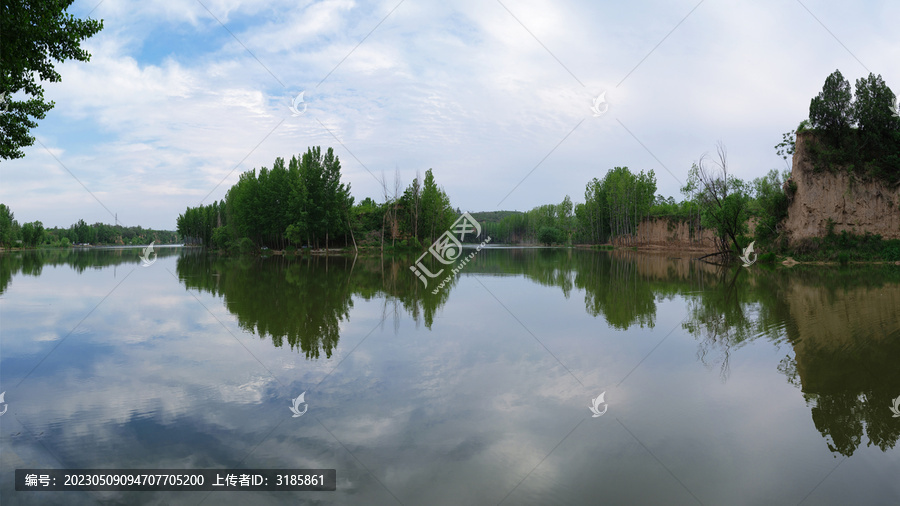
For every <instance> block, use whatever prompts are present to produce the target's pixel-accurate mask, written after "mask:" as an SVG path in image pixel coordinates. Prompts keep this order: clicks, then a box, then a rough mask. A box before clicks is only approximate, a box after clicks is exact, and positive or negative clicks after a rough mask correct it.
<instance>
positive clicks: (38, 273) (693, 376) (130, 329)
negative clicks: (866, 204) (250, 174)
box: [0, 248, 900, 505]
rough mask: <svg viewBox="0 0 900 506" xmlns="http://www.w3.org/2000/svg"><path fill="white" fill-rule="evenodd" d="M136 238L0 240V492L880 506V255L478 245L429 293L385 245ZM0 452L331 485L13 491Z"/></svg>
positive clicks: (46, 462) (886, 280)
mask: <svg viewBox="0 0 900 506" xmlns="http://www.w3.org/2000/svg"><path fill="white" fill-rule="evenodd" d="M139 254H140V250H139V249H108V250H88V251H74V250H73V251H44V252H11V253H5V254H0V390H2V391H5V392H6V393H5V401H6V405H5V406H6V407H7V412H6V413H5V414H3V415H2V417H0V502H2V503H3V504H4V505H7V504H72V505H80V504H159V505H162V504H179V505H180V504H188V505H195V504H201V503H202V504H214V505H221V504H261V505H262V504H351V505H356V504H359V505H380V504H404V505H444V504H447V505H457V504H467V505H468V504H475V505H480V504H487V505H496V504H508V505H522V504H534V505H554V504H559V505H568V504H666V505H679V504H710V505H712V504H727V505H742V504H800V503H802V504H811V505H827V504H835V505H846V504H897V503H898V502H900V479H898V476H900V451H898V449H897V448H896V444H897V440H898V438H900V417H894V416H893V413H892V411H891V406H892V404H893V400H894V399H895V398H897V397H898V396H900V268H898V267H896V266H856V267H849V268H838V267H821V266H817V267H811V266H797V267H795V268H793V269H787V268H783V267H778V268H769V267H767V266H763V265H754V266H752V267H751V268H749V269H744V268H740V269H724V270H719V269H716V268H715V267H712V266H708V265H705V264H700V263H698V262H696V261H691V260H690V259H689V258H688V255H684V258H670V257H671V256H673V255H671V254H670V255H669V256H666V255H662V256H660V255H651V254H637V253H632V252H590V251H575V250H561V249H503V248H489V249H485V250H482V251H481V252H480V253H478V255H477V256H476V258H475V259H474V260H473V261H471V262H470V263H469V264H468V265H466V266H465V268H464V270H463V272H462V273H461V274H460V275H459V276H457V277H456V279H455V280H454V281H453V282H452V284H451V286H449V287H446V288H444V290H443V291H441V292H440V293H437V294H433V293H431V288H433V287H430V288H429V289H425V288H424V287H423V286H422V284H421V282H420V281H419V280H418V279H417V278H416V277H415V276H414V275H413V274H412V272H411V271H410V270H409V265H410V264H411V262H410V261H407V260H404V261H390V260H384V261H382V260H381V259H380V258H362V257H360V258H357V259H355V260H354V259H353V258H343V257H330V258H312V259H308V258H299V259H293V258H282V257H278V256H273V257H269V258H261V259H260V258H219V257H210V256H207V255H205V254H201V253H199V252H197V251H196V250H185V249H180V248H171V249H161V250H159V257H158V260H157V261H156V263H154V264H153V265H151V266H149V267H142V266H141V264H140V260H139V258H138V255H139ZM302 392H306V394H305V400H306V402H307V404H308V412H307V413H306V414H305V415H303V416H301V417H297V418H294V417H292V416H291V415H292V413H291V411H290V409H289V408H290V407H291V399H293V398H295V397H297V396H298V395H299V394H300V393H302ZM604 392H605V395H604V400H605V403H604V404H601V405H600V408H599V409H600V410H601V411H602V410H603V409H606V411H605V413H604V414H603V415H602V416H592V412H591V411H590V409H589V407H590V406H591V403H592V399H594V398H596V397H597V396H598V395H600V394H601V393H604ZM0 409H2V408H0ZM16 468H148V469H153V468H179V469H191V468H334V469H336V470H337V477H338V481H337V491H335V492H277V493H276V492H271V493H255V492H215V493H208V492H189V493H179V492H128V493H113V492H40V493H27V492H16V491H15V490H14V480H13V478H14V470H15V469H16Z"/></svg>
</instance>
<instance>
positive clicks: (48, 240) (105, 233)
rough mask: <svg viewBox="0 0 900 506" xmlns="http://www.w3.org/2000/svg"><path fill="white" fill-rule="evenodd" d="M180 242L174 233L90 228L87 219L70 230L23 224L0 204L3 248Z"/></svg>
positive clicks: (97, 225) (101, 226)
mask: <svg viewBox="0 0 900 506" xmlns="http://www.w3.org/2000/svg"><path fill="white" fill-rule="evenodd" d="M177 240H178V236H177V235H176V234H175V232H174V231H171V230H152V229H146V228H141V227H140V226H135V227H124V226H122V225H108V224H106V223H99V222H98V223H94V224H93V225H88V224H87V223H86V222H85V221H84V220H78V222H77V223H74V224H72V225H71V226H69V227H68V228H59V227H52V228H44V224H43V223H41V222H40V221H34V222H30V223H24V224H22V225H20V224H19V222H18V221H17V220H16V219H15V215H14V213H13V212H12V211H11V210H10V208H9V206H7V205H5V204H0V247H4V248H15V247H22V248H36V247H39V246H49V247H67V246H71V245H73V244H91V245H143V244H150V242H152V241H156V242H157V243H160V244H172V243H175V242H177Z"/></svg>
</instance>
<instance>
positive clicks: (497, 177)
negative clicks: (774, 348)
mask: <svg viewBox="0 0 900 506" xmlns="http://www.w3.org/2000/svg"><path fill="white" fill-rule="evenodd" d="M70 12H72V13H73V14H74V15H76V16H79V17H85V16H87V15H88V13H91V17H93V18H95V19H103V21H104V25H105V29H104V30H103V31H102V32H100V33H99V34H98V35H96V36H94V37H93V38H91V39H89V40H88V41H87V42H86V43H85V44H84V47H85V48H86V49H88V50H89V52H90V53H91V54H92V59H91V62H89V63H82V62H67V63H65V64H62V65H60V66H59V70H60V73H61V74H62V77H63V80H62V82H60V83H53V84H47V85H46V86H45V90H46V92H45V96H46V98H48V99H50V100H54V101H55V102H56V107H55V108H54V109H53V110H51V111H50V112H49V113H48V114H47V118H46V119H45V120H43V121H41V122H40V126H39V127H38V128H36V129H35V130H34V131H33V132H32V133H33V135H35V136H36V137H37V139H38V141H39V143H35V145H34V146H32V147H29V148H26V149H25V157H24V158H22V159H18V160H11V161H4V162H2V163H0V182H2V184H0V201H2V202H3V203H5V204H7V205H9V206H10V207H11V208H12V210H13V211H14V212H15V213H16V218H17V219H18V220H19V222H20V223H22V222H26V221H33V220H41V221H42V222H43V223H44V225H45V226H68V225H70V224H71V223H73V222H75V221H77V220H78V219H84V220H86V221H87V222H89V223H93V222H97V221H102V222H106V223H111V222H112V221H113V216H112V215H111V214H110V213H113V214H118V219H119V222H120V223H122V224H124V225H141V226H144V227H152V228H162V229H174V227H175V218H176V217H177V215H178V214H179V213H181V212H183V211H184V209H185V207H187V206H196V205H198V204H200V203H201V202H203V203H209V202H211V201H212V200H215V199H221V198H223V197H224V195H225V192H226V191H227V189H228V188H229V187H230V186H231V184H233V183H234V182H235V181H237V178H238V175H239V174H240V173H241V172H244V171H246V170H251V169H253V168H259V167H263V166H265V167H271V166H272V162H273V161H274V159H275V158H276V157H278V156H282V157H285V158H289V157H290V156H291V155H293V154H297V153H300V152H302V151H305V150H306V148H307V147H308V146H315V145H321V146H323V147H325V146H332V147H334V148H335V151H336V152H337V154H338V156H339V157H340V159H341V162H342V166H343V178H344V181H345V182H348V183H350V184H351V187H352V193H353V194H354V196H355V197H356V198H357V200H361V199H363V198H365V197H372V198H374V199H375V200H377V201H383V195H382V193H383V192H382V188H381V185H380V183H378V181H377V179H380V178H381V177H382V174H383V175H384V178H385V179H386V180H387V181H388V182H389V184H390V185H391V186H392V182H393V179H394V171H395V170H399V172H400V175H401V178H402V180H403V185H404V186H405V185H408V184H409V182H410V181H411V180H412V178H413V177H415V174H416V171H417V170H418V171H421V172H422V173H424V171H425V170H426V169H429V168H432V169H433V170H434V174H435V178H436V180H437V182H438V183H439V184H440V185H442V186H443V187H444V189H445V190H446V191H447V193H448V194H449V195H450V198H451V201H452V204H453V205H454V206H458V207H460V208H461V209H463V210H468V211H489V210H498V209H516V210H528V209H530V208H532V207H535V206H538V205H541V204H545V203H558V202H560V201H562V199H563V197H565V196H566V195H570V196H571V198H572V199H573V201H575V202H580V201H583V200H584V198H583V194H584V186H585V184H586V183H587V182H588V181H589V180H590V179H591V178H594V177H597V178H602V177H603V176H604V175H605V174H606V172H607V171H608V170H609V169H611V168H613V167H615V166H628V167H630V168H631V169H633V170H649V169H652V170H654V171H655V172H656V175H657V181H658V187H659V190H658V191H659V193H661V194H663V195H666V196H670V195H671V196H675V197H676V198H680V195H679V194H678V188H679V187H680V186H681V184H682V182H683V181H684V179H685V177H686V175H687V171H688V169H689V168H690V166H691V163H692V162H694V161H696V160H697V159H698V158H699V157H700V156H701V155H702V154H704V153H706V152H709V153H714V152H715V146H716V143H717V142H719V141H721V142H723V143H724V144H725V146H726V147H727V149H728V156H729V162H730V166H731V170H732V171H733V173H734V174H735V175H737V176H738V177H741V178H744V179H752V178H755V177H759V176H762V175H764V174H765V173H766V172H767V171H768V170H770V169H773V168H777V169H783V168H784V163H783V161H782V160H781V159H780V158H779V157H778V156H777V155H776V154H775V150H774V149H773V146H774V145H775V144H776V143H778V142H779V141H780V140H781V134H782V133H783V132H786V131H789V130H791V129H793V128H795V127H796V126H797V124H798V123H799V122H800V120H802V119H805V118H806V117H807V114H808V108H809V100H810V99H811V98H812V97H813V96H814V95H815V94H817V93H818V92H819V91H820V90H821V88H822V84H823V83H824V81H825V77H826V76H828V74H830V73H831V72H833V71H834V70H835V69H840V70H841V72H842V73H843V74H844V76H845V77H846V78H847V79H848V80H850V81H851V83H853V82H855V80H856V79H857V78H860V77H864V76H866V75H867V74H868V73H869V72H870V71H871V72H873V73H875V74H881V75H882V77H883V78H884V79H885V81H886V82H887V84H888V85H889V86H891V87H892V89H893V90H894V92H895V93H898V94H900V66H898V65H897V62H898V61H900V40H898V39H897V37H896V22H897V20H898V19H900V3H897V2H888V1H869V2H859V3H853V4H851V3H848V2H839V1H833V0H802V1H775V0H762V1H755V2H739V1H736V0H705V1H702V2H698V1H697V0H688V1H680V0H678V1H665V2H664V1H639V2H586V1H570V0H564V1H552V2H551V1H533V0H528V1H515V0H501V1H496V0H494V1H481V2H476V1H472V0H451V1H438V0H424V1H423V0H404V1H402V2H401V1H399V0H389V1H385V2H370V3H362V2H354V1H351V0H327V1H320V2H300V3H297V2H293V1H292V2H288V1H285V2H277V1H276V2H256V1H242V0H202V3H201V2H198V1H197V0H160V1H155V0H154V1H127V0H103V1H102V2H98V1H97V0H77V1H76V2H75V3H74V4H73V5H72V7H71V8H70ZM232 34H233V35H232ZM301 91H302V92H304V103H305V104H306V107H307V108H306V111H305V112H304V113H303V114H302V115H299V116H294V115H292V112H291V110H290V109H289V106H290V105H291V99H292V98H294V97H295V96H296V95H297V94H298V93H300V92H301ZM603 92H605V93H606V95H605V97H606V100H607V103H608V110H607V111H606V112H605V113H604V114H602V115H600V116H598V117H595V116H594V115H593V113H592V111H591V106H592V103H593V100H594V98H595V97H597V96H598V95H599V94H601V93H603ZM529 173H530V175H529ZM523 179H524V180H523ZM220 183H221V184H220ZM520 183H521V184H520ZM516 185H519V186H518V187H516ZM85 188H87V189H85ZM513 188H515V191H513V192H512V193H511V194H510V191H511V190H513ZM507 194H509V196H508V197H507ZM504 197H505V199H504Z"/></svg>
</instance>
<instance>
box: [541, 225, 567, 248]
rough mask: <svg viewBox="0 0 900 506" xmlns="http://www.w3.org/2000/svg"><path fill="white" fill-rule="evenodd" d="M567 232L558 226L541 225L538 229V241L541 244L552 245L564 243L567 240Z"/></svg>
mask: <svg viewBox="0 0 900 506" xmlns="http://www.w3.org/2000/svg"><path fill="white" fill-rule="evenodd" d="M565 240H566V239H565V234H564V233H563V231H562V230H560V229H558V228H556V227H546V226H545V227H541V229H540V230H539V231H538V241H539V242H540V243H541V244H544V245H547V246H551V245H553V244H562V243H563V242H565Z"/></svg>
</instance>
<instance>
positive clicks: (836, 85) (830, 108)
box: [809, 70, 853, 147]
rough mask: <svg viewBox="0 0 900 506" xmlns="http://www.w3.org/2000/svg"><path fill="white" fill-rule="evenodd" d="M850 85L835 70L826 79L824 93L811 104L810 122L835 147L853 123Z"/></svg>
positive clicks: (838, 71)
mask: <svg viewBox="0 0 900 506" xmlns="http://www.w3.org/2000/svg"><path fill="white" fill-rule="evenodd" d="M851 98H852V95H851V92H850V83H849V82H847V80H846V79H844V76H843V75H842V74H841V71H840V70H835V71H834V72H833V73H832V74H831V75H829V76H828V77H827V78H826V79H825V86H824V87H823V88H822V91H821V92H820V93H819V94H818V95H817V96H816V97H814V98H813V99H812V100H811V101H810V104H809V121H810V123H811V124H812V126H813V127H814V128H819V129H821V130H822V132H823V134H824V137H825V138H826V139H827V140H828V142H829V143H831V144H832V145H833V146H836V147H837V146H840V144H841V141H842V140H843V139H844V138H845V137H846V135H847V133H848V132H849V131H850V126H851V125H852V123H853V104H852V103H851Z"/></svg>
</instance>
